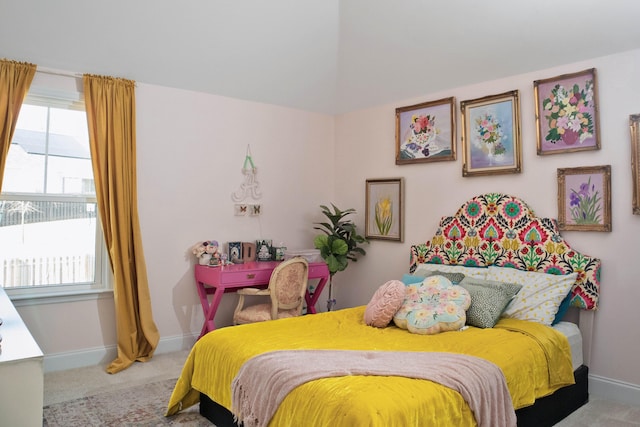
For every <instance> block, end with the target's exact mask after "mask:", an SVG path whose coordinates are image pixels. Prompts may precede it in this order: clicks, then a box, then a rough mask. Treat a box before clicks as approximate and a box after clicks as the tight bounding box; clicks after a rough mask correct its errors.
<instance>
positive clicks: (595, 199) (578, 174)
mask: <svg viewBox="0 0 640 427" xmlns="http://www.w3.org/2000/svg"><path fill="white" fill-rule="evenodd" d="M558 228H559V229H560V230H577V231H611V166H610V165H606V166H582V167H577V168H564V169H558Z"/></svg>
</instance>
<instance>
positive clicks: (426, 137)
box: [396, 97, 456, 165]
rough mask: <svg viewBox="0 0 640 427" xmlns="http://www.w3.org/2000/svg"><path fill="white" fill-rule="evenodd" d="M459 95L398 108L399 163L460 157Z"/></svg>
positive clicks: (397, 141) (397, 160)
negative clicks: (456, 120)
mask: <svg viewBox="0 0 640 427" xmlns="http://www.w3.org/2000/svg"><path fill="white" fill-rule="evenodd" d="M455 104H456V100H455V98H453V97H451V98H445V99H440V100H437V101H431V102H424V103H422V104H417V105H411V106H408V107H402V108H396V165H405V164H409V163H422V162H439V161H444V160H455V159H456V122H455Z"/></svg>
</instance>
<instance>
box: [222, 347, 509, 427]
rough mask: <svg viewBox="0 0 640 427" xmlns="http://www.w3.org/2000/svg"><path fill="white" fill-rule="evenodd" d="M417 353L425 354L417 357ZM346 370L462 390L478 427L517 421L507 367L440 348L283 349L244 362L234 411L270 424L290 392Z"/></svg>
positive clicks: (248, 422)
mask: <svg viewBox="0 0 640 427" xmlns="http://www.w3.org/2000/svg"><path fill="white" fill-rule="evenodd" d="M418 354H420V355H423V356H424V357H416V356H417V355H418ZM347 375H383V376H401V377H408V378H418V379H425V380H430V381H434V382H437V383H439V384H442V385H444V386H446V387H449V388H451V389H453V390H456V391H457V392H459V393H460V394H461V395H462V397H463V398H464V399H465V401H466V402H467V404H468V405H469V407H470V408H471V410H472V411H473V414H474V416H475V418H476V422H477V423H478V426H479V427H485V426H486V427H489V426H515V425H516V415H515V410H514V408H513V404H512V402H511V396H510V395H509V389H508V388H507V383H506V380H505V378H504V375H503V374H502V371H501V370H500V368H499V367H498V366H496V365H495V364H493V363H491V362H489V361H487V360H484V359H480V358H478V357H474V356H467V355H463V354H455V353H439V352H426V353H425V352H422V353H416V352H391V351H355V350H281V351H272V352H268V353H264V354H261V355H258V356H255V357H253V358H251V359H249V360H248V361H247V362H245V363H244V364H243V365H242V367H241V368H240V371H239V372H238V374H237V375H236V377H235V378H234V380H233V383H232V403H231V405H232V407H231V411H232V412H233V414H234V417H235V418H236V420H240V421H242V422H243V423H244V425H245V427H260V426H266V425H267V424H269V421H270V420H271V418H272V417H273V414H274V413H275V411H276V410H277V409H278V406H279V405H280V403H281V402H282V400H283V399H284V398H285V397H286V396H287V394H288V393H289V392H290V391H291V390H293V389H294V388H296V387H297V386H299V385H301V384H304V383H306V382H308V381H313V380H316V379H320V378H326V377H341V376H347Z"/></svg>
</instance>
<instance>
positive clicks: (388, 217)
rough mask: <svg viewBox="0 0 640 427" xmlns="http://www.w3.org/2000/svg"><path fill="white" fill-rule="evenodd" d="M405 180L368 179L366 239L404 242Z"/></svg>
mask: <svg viewBox="0 0 640 427" xmlns="http://www.w3.org/2000/svg"><path fill="white" fill-rule="evenodd" d="M403 192H404V179H403V178H387V179H367V187H366V212H365V237H366V238H367V239H379V240H395V241H398V242H402V241H403V240H404V236H403V234H404V233H403V231H404V230H403V227H404V224H403V218H404V200H403V196H404V194H403Z"/></svg>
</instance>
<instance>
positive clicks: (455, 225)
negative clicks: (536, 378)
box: [409, 193, 601, 310]
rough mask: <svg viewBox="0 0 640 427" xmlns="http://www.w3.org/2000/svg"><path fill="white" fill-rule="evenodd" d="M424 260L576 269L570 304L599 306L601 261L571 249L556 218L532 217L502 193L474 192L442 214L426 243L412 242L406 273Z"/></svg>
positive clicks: (520, 203)
mask: <svg viewBox="0 0 640 427" xmlns="http://www.w3.org/2000/svg"><path fill="white" fill-rule="evenodd" d="M422 263H432V264H456V265H465V266H474V267H486V266H489V265H497V266H500V267H513V268H517V269H518V270H526V271H539V272H543V273H550V274H561V275H562V274H570V273H572V272H577V273H578V278H577V279H576V283H575V284H574V285H573V288H572V297H571V306H573V307H579V308H583V309H587V310H595V309H596V308H597V305H598V294H599V289H600V268H601V263H600V260H599V259H597V258H593V257H590V256H588V255H584V254H581V253H580V252H577V251H575V250H574V249H572V248H571V246H570V245H569V244H568V243H567V242H566V241H565V240H564V238H563V237H562V236H561V235H560V232H559V230H558V225H557V223H556V220H555V219H551V218H538V217H536V216H535V214H534V213H533V211H532V210H531V209H530V208H529V207H528V206H527V204H526V203H525V202H523V201H522V200H521V199H519V198H517V197H513V196H509V195H506V194H500V193H487V194H483V195H479V196H476V197H474V198H473V199H471V200H469V201H467V202H466V203H464V204H463V205H462V206H461V207H460V209H458V212H456V214H455V215H454V216H446V217H443V218H442V219H441V220H440V225H439V226H438V230H437V231H436V235H435V236H433V238H432V239H431V240H430V241H428V242H426V243H423V244H419V245H413V246H411V265H410V268H409V271H410V272H414V271H415V269H416V267H417V265H418V264H422Z"/></svg>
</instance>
